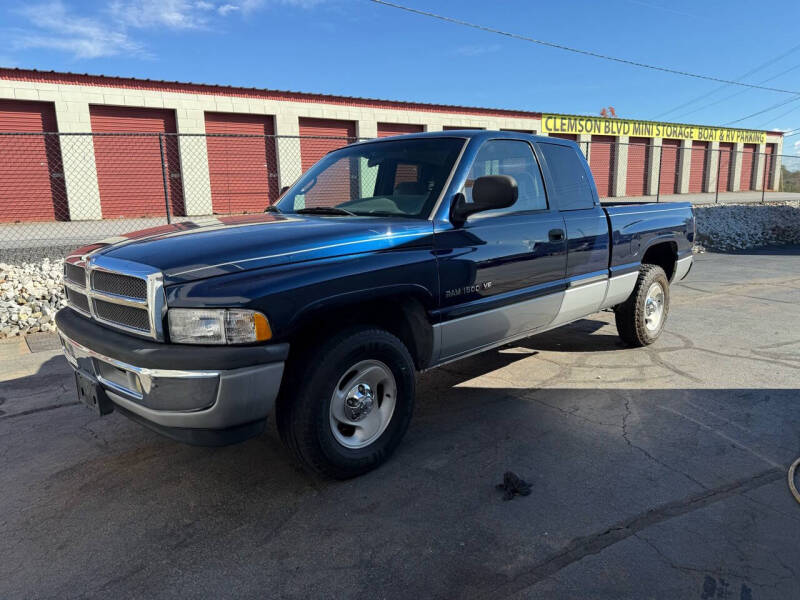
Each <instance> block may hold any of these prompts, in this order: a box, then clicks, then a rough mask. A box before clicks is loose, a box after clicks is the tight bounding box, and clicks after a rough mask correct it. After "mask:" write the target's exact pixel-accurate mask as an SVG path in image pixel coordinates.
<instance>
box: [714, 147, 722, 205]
mask: <svg viewBox="0 0 800 600" xmlns="http://www.w3.org/2000/svg"><path fill="white" fill-rule="evenodd" d="M721 166H722V150H717V182H716V184H715V185H714V204H718V203H719V171H720V167H721Z"/></svg>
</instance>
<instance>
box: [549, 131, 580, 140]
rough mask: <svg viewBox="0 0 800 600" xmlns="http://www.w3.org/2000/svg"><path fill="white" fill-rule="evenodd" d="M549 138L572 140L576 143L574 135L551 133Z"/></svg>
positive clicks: (576, 138)
mask: <svg viewBox="0 0 800 600" xmlns="http://www.w3.org/2000/svg"><path fill="white" fill-rule="evenodd" d="M550 137H554V138H561V139H562V140H572V141H573V142H577V141H578V136H577V135H576V134H574V133H551V134H550Z"/></svg>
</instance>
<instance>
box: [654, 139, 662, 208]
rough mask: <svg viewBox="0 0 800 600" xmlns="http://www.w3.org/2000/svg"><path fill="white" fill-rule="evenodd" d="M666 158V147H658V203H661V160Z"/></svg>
mask: <svg viewBox="0 0 800 600" xmlns="http://www.w3.org/2000/svg"><path fill="white" fill-rule="evenodd" d="M663 156H664V146H659V147H658V177H656V203H658V202H661V159H662V157H663Z"/></svg>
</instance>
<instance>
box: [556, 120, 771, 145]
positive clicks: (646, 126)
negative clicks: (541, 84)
mask: <svg viewBox="0 0 800 600" xmlns="http://www.w3.org/2000/svg"><path fill="white" fill-rule="evenodd" d="M542 132H543V133H570V134H577V135H580V134H587V135H628V136H637V137H650V138H652V137H656V138H671V139H679V140H698V141H703V142H741V143H743V144H764V143H766V141H767V134H766V132H764V131H753V130H750V129H728V128H725V127H705V126H703V125H681V124H680V123H659V122H657V121H630V120H628V119H610V118H606V117H578V116H571V115H542Z"/></svg>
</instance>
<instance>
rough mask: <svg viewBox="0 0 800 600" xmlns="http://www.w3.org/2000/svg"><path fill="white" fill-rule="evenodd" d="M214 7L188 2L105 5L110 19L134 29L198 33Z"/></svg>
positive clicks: (142, 0)
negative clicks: (196, 30) (192, 30)
mask: <svg viewBox="0 0 800 600" xmlns="http://www.w3.org/2000/svg"><path fill="white" fill-rule="evenodd" d="M213 8H214V5H213V4H212V3H210V2H206V1H200V2H194V1H192V0H114V2H112V3H111V4H110V5H109V12H110V14H111V16H112V17H113V19H114V20H115V21H117V22H118V23H121V24H122V25H125V26H128V27H136V28H140V29H141V28H158V27H166V28H167V29H202V28H204V27H206V26H207V25H208V20H209V17H208V13H209V10H210V9H213Z"/></svg>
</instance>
